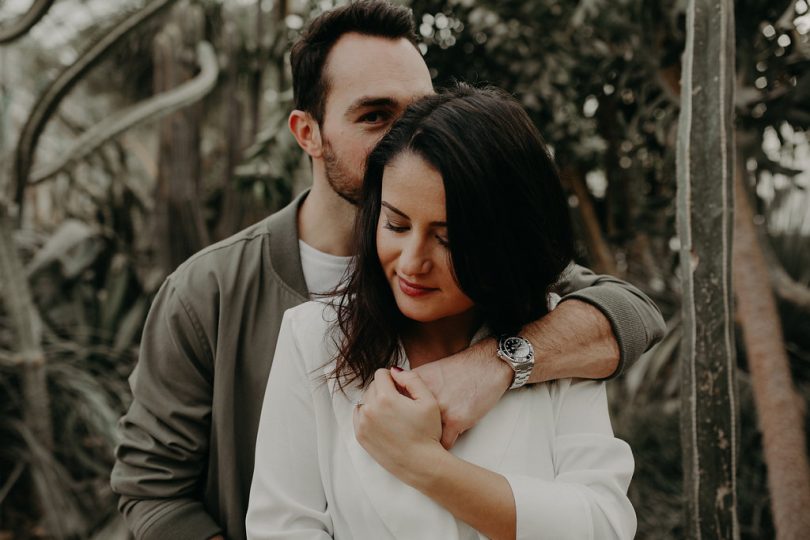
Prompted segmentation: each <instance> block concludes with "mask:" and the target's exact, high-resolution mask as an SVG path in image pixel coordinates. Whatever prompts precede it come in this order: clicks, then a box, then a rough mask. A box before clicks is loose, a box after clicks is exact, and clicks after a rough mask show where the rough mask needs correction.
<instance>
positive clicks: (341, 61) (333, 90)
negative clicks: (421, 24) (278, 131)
mask: <svg viewBox="0 0 810 540" xmlns="http://www.w3.org/2000/svg"><path fill="white" fill-rule="evenodd" d="M325 76H326V79H327V81H328V90H327V96H326V107H325V109H324V117H323V122H322V124H321V126H320V129H321V139H322V142H323V162H324V170H325V173H326V178H327V180H328V181H329V184H330V185H331V186H332V189H334V190H335V192H336V193H337V194H338V195H340V196H341V197H343V198H344V199H346V200H348V201H349V202H351V203H355V202H356V201H357V200H358V199H359V195H360V191H361V188H362V182H363V175H364V173H365V162H366V158H367V157H368V154H369V152H370V151H371V150H372V148H374V145H375V144H376V143H377V142H378V141H379V140H380V138H381V137H382V136H383V135H384V134H385V133H386V131H388V128H389V127H390V126H391V124H392V123H393V121H394V120H396V119H397V118H398V117H399V116H400V115H401V114H402V112H403V111H404V110H405V107H407V106H408V104H409V103H410V102H411V101H413V100H414V99H416V98H419V97H421V96H424V95H427V94H431V93H433V84H432V82H431V80H430V73H429V72H428V68H427V65H425V61H424V60H423V59H422V55H420V54H419V51H417V50H416V48H415V47H414V46H413V45H412V44H411V43H410V42H408V40H406V39H396V40H392V39H386V38H381V37H374V36H364V35H361V34H356V33H350V34H346V35H344V36H343V37H341V38H340V39H339V40H338V41H337V43H335V45H334V47H333V48H332V51H331V52H330V53H329V56H328V58H327V62H326V67H325Z"/></svg>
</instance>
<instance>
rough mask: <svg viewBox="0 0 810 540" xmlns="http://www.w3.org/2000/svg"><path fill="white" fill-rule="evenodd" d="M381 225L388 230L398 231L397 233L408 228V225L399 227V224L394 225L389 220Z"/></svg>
mask: <svg viewBox="0 0 810 540" xmlns="http://www.w3.org/2000/svg"><path fill="white" fill-rule="evenodd" d="M383 227H385V228H386V229H388V230H389V231H394V232H398V233H399V232H405V231H407V230H408V227H401V226H398V225H394V224H393V223H391V222H390V221H386V222H385V224H383Z"/></svg>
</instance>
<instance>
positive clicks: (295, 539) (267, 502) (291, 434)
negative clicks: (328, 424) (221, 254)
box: [245, 311, 333, 540]
mask: <svg viewBox="0 0 810 540" xmlns="http://www.w3.org/2000/svg"><path fill="white" fill-rule="evenodd" d="M314 338H315V336H309V339H314ZM313 384H314V383H313V381H312V379H311V376H310V375H309V374H308V373H307V370H306V361H305V359H304V358H303V356H302V354H301V351H300V349H299V347H298V345H297V343H296V339H295V335H294V322H293V317H292V316H291V312H290V311H287V312H286V313H285V314H284V319H283V320H282V323H281V330H280V334H279V338H278V343H277V345H276V353H275V357H274V359H273V365H272V368H271V369H270V379H269V382H268V384H267V390H266V392H265V397H264V403H263V405H262V413H261V419H260V420H259V430H258V436H257V439H256V465H255V467H254V469H253V482H252V484H251V486H250V499H249V502H248V512H247V519H246V521H245V525H246V530H247V537H248V539H249V540H271V539H279V540H280V539H290V540H321V539H331V538H332V533H333V527H332V518H331V516H330V514H329V511H328V509H327V504H326V494H325V493H324V489H323V484H322V481H321V471H320V464H319V461H318V437H317V427H316V419H315V410H314V403H313V396H312V385H313Z"/></svg>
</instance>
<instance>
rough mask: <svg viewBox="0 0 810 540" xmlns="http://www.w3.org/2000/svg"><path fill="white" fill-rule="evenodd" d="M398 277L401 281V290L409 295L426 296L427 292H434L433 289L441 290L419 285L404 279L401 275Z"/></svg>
mask: <svg viewBox="0 0 810 540" xmlns="http://www.w3.org/2000/svg"><path fill="white" fill-rule="evenodd" d="M397 278H398V279H397V281H399V290H401V291H402V292H403V293H405V294H407V295H408V296H424V295H426V294H429V293H432V292H433V291H438V290H439V289H435V288H432V287H423V286H421V285H417V284H416V283H411V282H410V281H408V280H406V279H403V278H401V277H399V276H397Z"/></svg>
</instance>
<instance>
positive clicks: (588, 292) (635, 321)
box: [555, 264, 666, 378]
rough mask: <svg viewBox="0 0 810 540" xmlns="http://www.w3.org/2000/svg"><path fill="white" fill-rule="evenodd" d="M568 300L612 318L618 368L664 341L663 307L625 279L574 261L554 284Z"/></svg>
mask: <svg viewBox="0 0 810 540" xmlns="http://www.w3.org/2000/svg"><path fill="white" fill-rule="evenodd" d="M555 290H556V292H557V294H559V295H560V296H561V297H562V299H561V301H565V300H571V299H576V300H582V301H583V302H587V303H589V304H591V305H592V306H594V307H596V308H597V309H599V310H600V311H601V312H602V313H603V314H604V315H605V317H607V319H608V320H609V321H610V325H611V327H612V329H613V334H614V335H615V336H616V341H617V342H618V344H619V350H620V352H621V356H620V359H619V365H618V366H617V367H616V371H615V372H614V373H613V374H612V375H611V376H610V377H608V378H613V377H616V376H617V375H619V374H620V373H621V372H622V370H624V369H627V368H629V367H630V366H631V365H632V364H633V363H634V362H635V361H636V360H638V358H639V357H640V356H641V355H642V353H644V352H645V351H647V350H649V349H650V347H652V346H653V345H655V344H656V343H658V342H659V341H661V338H663V337H664V333H665V332H666V325H665V323H664V318H663V316H662V315H661V311H660V310H659V309H658V306H656V305H655V304H654V303H653V301H652V300H650V298H649V297H648V296H647V295H645V294H644V293H643V292H641V291H640V290H639V289H638V288H636V287H634V286H633V285H630V284H629V283H627V282H626V281H622V280H620V279H616V278H614V277H612V276H608V275H599V274H594V273H593V272H592V271H591V270H589V269H587V268H585V267H584V266H580V265H577V264H574V265H572V266H571V267H570V268H569V269H568V270H567V271H566V272H565V274H564V275H563V277H562V279H561V280H560V282H559V283H558V285H557V287H556V288H555Z"/></svg>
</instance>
